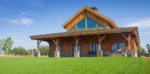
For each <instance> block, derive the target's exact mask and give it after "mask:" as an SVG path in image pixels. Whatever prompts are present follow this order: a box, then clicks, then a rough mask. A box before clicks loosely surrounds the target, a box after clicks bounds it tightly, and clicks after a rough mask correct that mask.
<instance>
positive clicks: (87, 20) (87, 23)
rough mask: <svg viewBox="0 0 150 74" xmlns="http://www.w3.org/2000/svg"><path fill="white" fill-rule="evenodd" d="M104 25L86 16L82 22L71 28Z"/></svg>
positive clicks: (79, 28)
mask: <svg viewBox="0 0 150 74" xmlns="http://www.w3.org/2000/svg"><path fill="white" fill-rule="evenodd" d="M100 27H103V25H101V24H98V23H97V22H96V21H94V20H92V19H90V18H88V17H85V18H83V19H82V20H81V21H80V22H78V23H77V24H76V25H75V26H73V27H72V28H71V30H82V29H85V28H100Z"/></svg>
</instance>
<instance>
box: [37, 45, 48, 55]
mask: <svg viewBox="0 0 150 74" xmlns="http://www.w3.org/2000/svg"><path fill="white" fill-rule="evenodd" d="M38 50H39V51H40V53H41V55H48V54H49V47H48V46H39V48H38Z"/></svg>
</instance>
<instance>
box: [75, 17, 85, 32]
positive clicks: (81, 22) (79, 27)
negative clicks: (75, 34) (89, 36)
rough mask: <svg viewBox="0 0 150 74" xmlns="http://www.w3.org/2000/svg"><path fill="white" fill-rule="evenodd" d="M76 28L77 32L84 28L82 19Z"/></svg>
mask: <svg viewBox="0 0 150 74" xmlns="http://www.w3.org/2000/svg"><path fill="white" fill-rule="evenodd" d="M77 28H78V30H81V29H84V28H85V18H84V19H82V20H81V21H80V22H79V23H77Z"/></svg>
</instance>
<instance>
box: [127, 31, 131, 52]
mask: <svg viewBox="0 0 150 74" xmlns="http://www.w3.org/2000/svg"><path fill="white" fill-rule="evenodd" d="M127 42H128V46H127V47H128V48H127V50H131V35H130V34H129V35H128V40H127Z"/></svg>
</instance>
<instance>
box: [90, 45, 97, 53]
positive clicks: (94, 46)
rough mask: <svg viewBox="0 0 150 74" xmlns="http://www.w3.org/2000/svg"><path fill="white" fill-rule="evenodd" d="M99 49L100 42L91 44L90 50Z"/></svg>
mask: <svg viewBox="0 0 150 74" xmlns="http://www.w3.org/2000/svg"><path fill="white" fill-rule="evenodd" d="M97 50H99V44H90V50H89V51H90V52H95V51H97Z"/></svg>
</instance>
